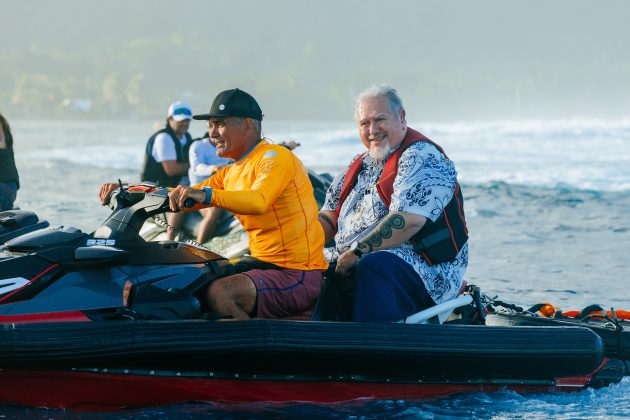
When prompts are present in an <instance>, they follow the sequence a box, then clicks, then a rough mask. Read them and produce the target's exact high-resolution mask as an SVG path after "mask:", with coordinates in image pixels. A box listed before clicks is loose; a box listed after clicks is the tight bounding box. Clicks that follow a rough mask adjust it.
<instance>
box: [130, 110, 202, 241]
mask: <svg viewBox="0 0 630 420" xmlns="http://www.w3.org/2000/svg"><path fill="white" fill-rule="evenodd" d="M191 119H192V110H191V108H190V106H188V104H186V103H185V102H182V101H177V102H173V103H172V104H171V105H170V106H169V107H168V114H167V117H166V125H165V126H164V127H163V128H161V129H159V130H158V131H157V132H155V133H153V135H152V136H151V137H150V138H149V140H148V141H147V146H146V149H145V156H144V165H143V166H142V173H141V174H140V179H141V181H151V182H156V183H158V184H160V185H161V186H163V187H176V186H177V185H180V184H181V185H189V184H190V181H189V180H188V169H190V164H189V160H188V159H189V157H188V153H189V149H190V146H191V144H192V143H193V139H192V136H191V135H190V133H188V129H189V127H190V120H191ZM167 221H168V224H169V226H170V229H168V232H167V235H168V239H170V240H173V239H175V235H176V234H177V231H179V229H181V226H182V224H183V222H184V214H183V213H169V214H167Z"/></svg>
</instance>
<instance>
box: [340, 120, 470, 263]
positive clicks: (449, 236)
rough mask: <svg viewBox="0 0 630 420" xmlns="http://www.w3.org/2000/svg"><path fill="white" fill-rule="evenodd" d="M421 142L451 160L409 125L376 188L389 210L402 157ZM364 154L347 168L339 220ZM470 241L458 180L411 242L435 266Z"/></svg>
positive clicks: (357, 175) (449, 257)
mask: <svg viewBox="0 0 630 420" xmlns="http://www.w3.org/2000/svg"><path fill="white" fill-rule="evenodd" d="M420 141H424V142H427V143H430V144H432V145H433V146H435V148H436V149H438V150H439V151H440V153H442V154H443V155H444V156H445V157H446V158H447V159H448V156H446V153H444V150H443V149H442V148H441V147H440V146H439V145H438V144H436V143H434V142H433V141H431V140H429V139H428V138H427V137H426V136H424V135H423V134H422V133H420V132H418V131H416V130H414V129H412V128H407V133H406V134H405V137H404V138H403V141H402V143H401V144H400V146H399V147H398V148H397V149H396V150H395V151H394V152H393V153H392V154H391V156H390V157H389V158H388V159H387V161H386V162H385V165H384V167H383V172H382V173H381V176H380V178H379V180H378V182H377V184H376V190H377V191H378V194H379V196H380V197H381V200H383V203H385V206H386V207H387V208H388V209H389V205H390V203H391V199H392V194H393V193H394V180H395V179H396V175H397V174H398V161H399V160H400V156H401V155H402V154H403V152H404V151H405V150H406V149H407V148H408V147H409V146H411V145H412V144H414V143H417V142H420ZM363 156H365V153H363V154H361V155H360V156H359V157H358V158H357V159H355V160H354V162H352V164H351V165H350V167H349V168H348V172H347V173H346V177H345V179H344V182H343V186H342V188H341V193H340V195H339V204H338V205H337V209H336V212H335V214H336V216H337V219H339V213H340V212H341V205H342V204H343V202H344V201H345V200H346V198H348V195H349V194H350V191H352V189H353V188H354V185H355V184H356V182H357V178H358V177H359V172H360V171H361V165H362V163H363ZM467 240H468V229H467V227H466V218H465V216H464V197H463V196H462V192H461V188H460V187H459V183H458V182H456V183H455V192H454V194H453V198H451V201H449V202H448V204H447V205H446V206H445V207H444V209H443V210H442V213H441V214H440V216H439V217H438V218H437V219H436V221H435V222H433V221H431V220H430V219H427V221H426V223H425V224H424V226H423V227H422V229H420V231H419V232H418V233H416V234H415V235H414V236H413V237H412V238H411V240H410V242H411V243H412V244H413V245H414V251H416V252H417V253H418V254H420V255H422V257H423V258H424V260H425V261H426V262H428V263H429V265H433V264H439V263H442V262H446V261H452V260H454V259H455V257H456V256H457V253H458V252H459V250H460V249H461V248H462V246H463V245H464V244H465V243H466V241H467Z"/></svg>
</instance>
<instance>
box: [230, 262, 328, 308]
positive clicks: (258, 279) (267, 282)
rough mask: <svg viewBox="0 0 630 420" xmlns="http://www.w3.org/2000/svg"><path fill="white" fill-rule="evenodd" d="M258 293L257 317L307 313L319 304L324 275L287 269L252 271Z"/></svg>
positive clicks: (250, 274) (248, 275)
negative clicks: (318, 299)
mask: <svg viewBox="0 0 630 420" xmlns="http://www.w3.org/2000/svg"><path fill="white" fill-rule="evenodd" d="M242 274H245V275H246V276H247V277H249V278H250V279H251V280H252V282H254V285H255V286H256V290H257V292H258V298H257V305H256V306H257V309H256V316H257V317H258V318H286V317H289V316H293V315H297V314H300V313H302V312H305V311H306V310H308V309H309V308H311V307H312V306H313V305H315V302H316V301H317V297H318V296H319V292H320V289H321V286H322V272H321V271H317V270H310V271H303V270H293V269H289V268H285V269H283V270H259V269H255V270H249V271H246V272H244V273H242Z"/></svg>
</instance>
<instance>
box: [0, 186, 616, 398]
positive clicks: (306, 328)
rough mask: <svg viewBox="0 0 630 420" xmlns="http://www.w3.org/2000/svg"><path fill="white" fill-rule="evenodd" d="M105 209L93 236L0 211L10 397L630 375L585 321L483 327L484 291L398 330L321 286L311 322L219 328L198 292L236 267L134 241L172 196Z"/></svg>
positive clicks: (328, 389) (200, 253) (436, 390)
mask: <svg viewBox="0 0 630 420" xmlns="http://www.w3.org/2000/svg"><path fill="white" fill-rule="evenodd" d="M110 205H111V207H112V213H111V215H110V216H109V217H108V218H107V219H106V220H105V221H104V222H103V223H102V224H101V225H100V226H99V227H98V228H97V229H96V230H94V231H93V232H91V233H85V232H82V231H81V230H79V229H76V228H72V227H57V228H51V227H43V226H40V228H37V227H34V226H35V225H36V224H37V223H41V222H40V221H38V220H36V219H34V218H32V217H31V218H30V219H28V220H26V219H20V221H17V216H19V214H18V215H15V214H13V215H6V214H4V213H0V220H2V219H3V217H7V218H12V217H13V218H14V219H16V220H15V221H14V222H9V221H8V219H7V221H6V223H5V225H4V226H12V227H11V228H10V229H7V231H6V232H4V234H5V235H7V234H9V236H13V235H12V234H11V232H16V231H18V230H20V229H24V231H22V232H21V233H22V234H21V235H19V236H15V237H12V238H10V239H9V240H7V241H5V242H4V243H3V244H2V245H1V246H0V402H3V403H10V404H17V405H26V406H40V407H41V406H44V407H62V408H67V409H75V410H115V409H120V408H125V407H146V406H157V405H163V404H171V403H182V402H189V401H214V402H251V401H265V402H292V401H301V402H305V401H306V402H313V403H334V402H346V401H356V400H366V399H368V400H369V399H403V400H424V399H434V398H440V397H444V396H447V395H452V394H456V393H461V392H470V391H493V390H498V389H501V388H508V389H512V390H515V391H519V392H528V391H537V392H541V391H558V392H565V391H577V390H582V389H585V388H587V387H601V386H607V385H608V384H610V383H615V382H619V381H620V380H621V379H622V378H623V376H624V375H627V374H628V371H627V360H619V359H616V358H614V357H613V353H611V351H610V349H608V348H607V347H606V344H605V342H604V341H603V340H602V338H601V337H600V336H599V335H598V334H597V333H596V331H594V330H593V329H591V328H586V327H585V326H582V325H562V326H558V325H553V326H551V325H537V326H513V325H509V326H508V325H486V318H487V315H488V314H487V312H488V304H487V302H484V298H483V295H482V293H481V292H480V290H479V289H478V288H476V287H475V286H467V287H466V288H465V290H463V291H462V294H461V295H460V296H459V297H458V298H457V299H454V300H453V301H449V302H445V303H443V304H441V305H437V306H436V307H433V308H429V309H427V310H425V311H422V312H420V313H418V314H414V315H412V316H410V317H407V319H406V320H404V322H400V323H391V324H381V323H355V322H351V321H350V320H349V318H348V315H347V303H346V302H347V297H348V293H351V288H350V289H348V288H347V287H344V286H342V285H339V284H335V283H332V282H327V281H325V282H324V287H323V289H322V293H321V296H320V298H319V300H318V302H317V304H316V305H315V307H314V308H312V311H311V312H310V314H302V319H277V320H265V319H259V320H248V321H226V320H216V316H214V315H213V314H211V313H209V312H208V310H207V308H205V307H204V304H203V299H202V296H203V294H204V291H205V288H206V287H207V286H208V285H209V284H210V283H211V282H212V281H214V280H215V279H217V278H220V277H222V276H225V275H228V274H230V273H231V272H232V271H231V264H230V262H229V260H228V259H226V258H225V257H224V256H221V255H219V254H217V253H215V252H212V251H210V250H208V249H205V248H203V247H199V246H193V245H188V244H184V243H181V242H175V241H162V242H147V241H146V240H145V239H144V238H143V237H142V236H141V235H140V231H141V228H142V226H143V224H144V223H145V221H146V220H147V219H148V218H150V217H153V216H155V215H157V214H161V213H164V212H168V211H169V207H168V190H166V189H164V188H160V187H159V186H157V185H155V184H151V183H141V184H137V185H133V186H130V187H123V186H122V185H121V187H120V188H119V189H118V190H117V191H116V192H115V193H114V194H113V195H112V198H111V202H110ZM9 230H10V231H11V232H9ZM349 290H350V291H349ZM620 366H621V367H620Z"/></svg>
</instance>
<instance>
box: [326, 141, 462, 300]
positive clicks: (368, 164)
mask: <svg viewBox="0 0 630 420" xmlns="http://www.w3.org/2000/svg"><path fill="white" fill-rule="evenodd" d="M392 153H393V151H392ZM390 156H391V153H390ZM358 158H360V157H356V158H355V159H358ZM362 159H363V164H362V166H361V170H360V172H359V176H358V178H357V183H356V185H355V186H354V188H353V189H352V191H351V192H350V194H349V195H348V197H347V198H346V200H345V201H344V203H343V204H342V206H341V211H340V213H339V219H338V221H337V224H338V226H337V227H338V230H337V234H336V235H335V242H336V248H327V249H325V251H324V253H325V255H326V259H327V260H328V261H329V262H332V261H336V260H337V258H338V257H339V251H340V250H345V249H347V248H348V247H349V246H350V244H351V243H352V242H354V241H355V240H360V239H362V238H363V237H365V236H367V235H368V234H369V233H370V232H371V231H372V230H373V228H374V227H375V226H376V225H377V224H378V223H379V222H380V221H381V219H383V218H384V217H385V216H386V215H387V214H388V213H389V211H400V212H405V213H414V214H419V215H422V216H424V217H426V218H428V219H430V220H432V221H435V220H436V219H437V218H438V216H439V215H440V213H441V211H442V209H443V208H444V207H445V206H446V205H447V204H448V202H449V201H450V200H451V198H452V197H453V194H454V191H455V183H456V181H457V171H456V170H455V165H454V164H453V162H452V161H451V160H449V159H447V158H446V157H445V156H444V155H443V154H442V153H440V152H439V151H438V150H437V149H436V148H435V146H433V145H432V144H430V143H427V142H418V143H414V144H412V145H411V146H409V147H408V148H407V150H405V151H404V152H403V153H402V155H401V156H400V159H399V161H398V173H397V175H396V178H395V180H394V193H393V194H392V197H391V204H390V206H389V210H388V209H387V207H385V204H384V203H383V201H382V200H381V197H380V196H379V194H378V192H377V190H376V183H377V182H378V180H379V178H380V176H381V172H382V171H383V167H384V165H385V161H386V160H383V162H381V164H378V163H377V162H376V160H374V159H373V158H372V157H371V156H370V155H369V154H367V153H366V154H365V155H364V156H363V157H362ZM346 172H347V169H346V171H343V172H341V173H340V174H339V175H337V176H336V177H335V179H334V180H333V182H332V184H331V186H330V188H329V189H328V191H327V193H326V202H325V203H324V206H323V207H322V210H330V211H335V210H336V209H337V205H338V203H339V195H340V193H341V188H342V186H343V181H344V179H345V175H346ZM387 251H388V252H392V253H393V254H395V255H397V256H398V257H400V258H402V259H403V260H404V261H405V262H407V263H408V264H410V265H411V266H412V267H413V268H414V270H415V271H416V272H417V273H418V275H419V276H420V278H421V279H422V281H423V282H424V285H425V287H426V289H427V291H428V292H429V295H431V298H432V299H433V301H435V302H436V303H438V304H439V303H442V302H445V301H447V300H450V299H453V298H455V297H456V296H457V294H458V292H459V289H460V288H461V285H462V282H463V278H464V273H465V271H466V267H467V266H468V243H466V245H464V246H463V247H462V249H461V250H460V251H459V253H458V254H457V257H456V258H455V260H453V261H451V262H446V263H442V264H435V265H433V266H430V265H429V264H428V263H427V262H426V261H425V260H424V259H423V258H422V257H421V256H420V255H418V254H417V253H415V252H414V251H413V248H412V246H411V244H409V243H403V244H401V245H399V246H397V247H394V248H390V249H387Z"/></svg>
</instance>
